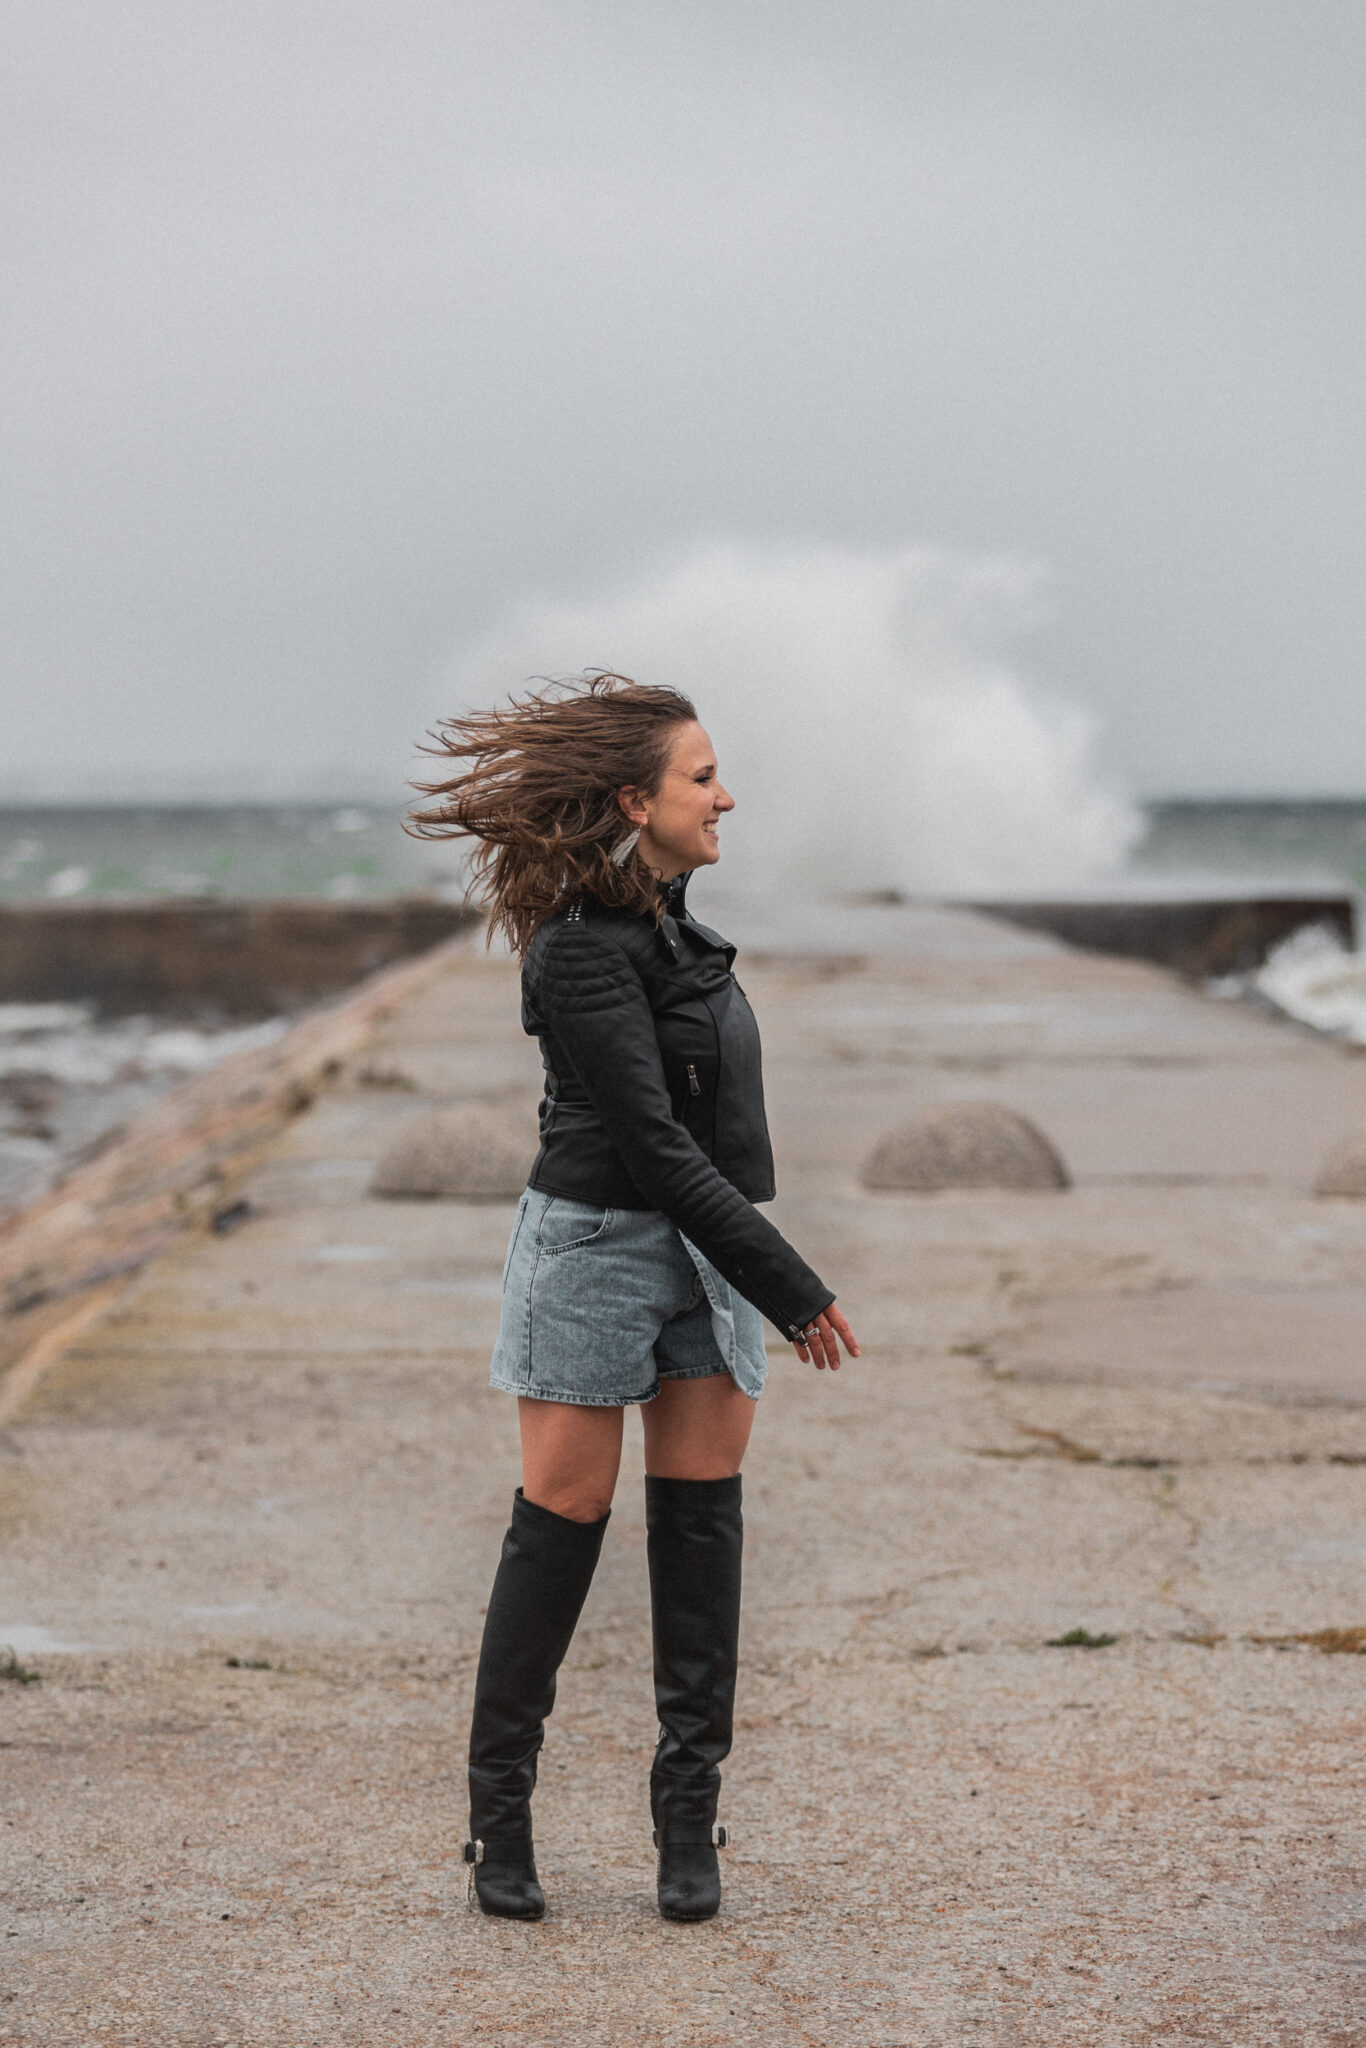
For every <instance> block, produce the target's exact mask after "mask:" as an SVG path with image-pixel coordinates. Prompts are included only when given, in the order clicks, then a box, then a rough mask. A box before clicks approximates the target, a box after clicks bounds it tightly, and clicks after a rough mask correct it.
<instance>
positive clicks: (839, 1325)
mask: <svg viewBox="0 0 1366 2048" xmlns="http://www.w3.org/2000/svg"><path fill="white" fill-rule="evenodd" d="M826 1315H827V1316H828V1318H829V1320H830V1324H831V1326H832V1328H833V1329H834V1330H835V1331H836V1332H837V1333H838V1335H839V1337H840V1339H841V1340H842V1342H843V1344H844V1348H845V1350H846V1351H847V1352H848V1353H849V1356H850V1357H851V1358H859V1357H861V1356H862V1354H861V1352H860V1351H859V1346H858V1338H857V1337H856V1336H855V1335H854V1333H853V1331H852V1330H851V1329H850V1327H849V1318H848V1317H847V1316H846V1315H843V1314H841V1312H840V1310H839V1309H837V1308H836V1307H835V1305H834V1303H833V1302H832V1303H831V1304H830V1307H829V1308H828V1309H827V1310H826Z"/></svg>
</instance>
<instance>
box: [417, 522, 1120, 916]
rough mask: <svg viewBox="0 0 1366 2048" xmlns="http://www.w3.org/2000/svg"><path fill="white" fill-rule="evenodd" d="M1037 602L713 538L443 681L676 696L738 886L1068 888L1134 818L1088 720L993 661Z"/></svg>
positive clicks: (519, 628) (983, 564) (1112, 848)
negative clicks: (705, 734) (718, 779)
mask: <svg viewBox="0 0 1366 2048" xmlns="http://www.w3.org/2000/svg"><path fill="white" fill-rule="evenodd" d="M1040 586H1041V577H1040V574H1039V572H1038V571H1037V570H1036V569H1035V568H1032V567H1031V566H1029V565H1027V564H1022V563H1020V562H1017V561H1013V560H1010V559H999V560H978V559H973V558H968V557H963V556H958V555H952V554H948V553H945V552H943V551H939V550H933V549H925V548H899V549H895V550H888V551H883V552H858V551H854V550H849V549H837V548H829V547H819V548H818V547H806V548H784V549H777V548H767V549H765V548H758V547H746V546H739V545H721V544H712V545H708V546H705V547H700V548H697V549H695V550H694V551H692V552H691V553H689V554H687V555H686V556H684V557H683V558H682V559H680V560H678V561H676V562H674V563H673V564H672V565H670V566H665V567H662V568H660V569H658V570H657V571H655V572H654V573H652V574H650V575H647V576H645V577H643V578H642V579H641V580H640V581H638V582H637V583H635V584H632V585H631V586H629V587H627V588H625V589H620V590H618V591H616V592H614V593H608V594H605V595H603V596H600V597H597V598H591V599H587V600H583V601H579V602H555V601H551V600H539V601H532V602H529V603H526V604H523V605H522V606H520V607H518V608H517V609H516V610H514V611H513V612H512V613H510V614H509V615H508V616H507V617H506V618H505V619H504V620H502V621H501V622H500V623H499V624H498V625H497V626H496V627H495V628H494V629H493V630H492V631H491V632H489V633H487V634H485V635H484V636H482V637H481V638H480V639H479V640H478V641H477V642H475V643H474V644H473V645H471V646H469V647H467V648H466V649H464V650H463V652H462V653H461V654H460V655H459V656H458V658H457V659H456V661H455V663H454V665H453V669H452V672H451V680H452V681H453V683H454V685H455V690H456V694H457V696H458V699H459V702H460V703H461V705H462V706H472V705H476V704H487V703H489V702H490V700H491V699H494V698H496V697H500V696H502V695H504V694H505V693H507V692H508V691H509V690H512V691H514V692H515V691H516V690H517V689H518V688H520V687H521V685H522V684H523V682H524V679H525V678H527V677H529V676H531V675H533V674H546V675H562V674H566V673H574V672H577V671H579V670H581V669H584V668H606V669H617V670H620V671H622V672H624V673H625V674H627V675H634V676H636V677H637V678H639V679H640V680H642V681H649V682H655V683H667V684H671V685H673V686H674V687H676V688H678V689H682V690H686V691H687V692H688V694H689V695H690V696H692V697H693V698H694V699H695V700H696V702H697V704H698V708H699V711H700V713H701V716H702V719H703V721H704V723H705V724H706V725H707V727H708V729H709V731H710V732H711V734H712V737H713V739H714V740H715V742H716V745H717V750H718V758H719V760H720V764H721V772H722V777H723V779H724V780H725V782H726V783H727V785H728V786H729V788H730V790H731V793H732V794H733V795H734V796H735V797H736V799H737V808H736V811H735V813H734V815H733V817H731V818H728V819H727V820H726V822H725V824H724V825H723V827H722V830H723V833H724V835H725V844H726V854H727V857H726V863H725V864H726V867H727V868H728V869H732V871H733V870H736V869H738V870H740V871H741V873H742V875H743V881H744V884H745V886H746V888H747V889H748V888H751V887H752V888H755V889H757V890H762V891H769V890H774V889H793V890H796V891H799V892H800V893H802V894H804V895H817V896H828V895H830V894H840V893H849V892H853V891H875V890H888V889H894V890H897V891H900V892H903V893H905V894H908V895H936V894H938V895H951V896H952V895H958V896H962V895H972V894H975V893H982V892H993V893H1001V892H1016V893H1018V892H1023V891H1026V890H1050V889H1060V888H1067V887H1069V886H1071V885H1074V884H1077V883H1080V882H1084V881H1088V880H1094V879H1095V878H1096V877H1097V876H1100V875H1103V874H1105V873H1108V872H1112V871H1114V870H1115V869H1117V868H1118V867H1119V866H1120V865H1121V863H1122V862H1123V860H1124V858H1125V856H1126V855H1127V854H1128V853H1129V852H1130V850H1131V849H1132V847H1133V846H1134V845H1135V844H1136V842H1137V840H1138V839H1139V837H1140V836H1141V834H1142V830H1143V824H1142V819H1141V816H1140V813H1139V812H1138V810H1137V809H1136V808H1135V806H1134V805H1133V804H1132V803H1131V802H1129V801H1128V799H1127V798H1126V797H1125V796H1124V795H1123V794H1122V792H1120V791H1119V790H1118V789H1116V788H1115V787H1113V786H1112V785H1111V784H1110V783H1109V782H1108V781H1107V779H1106V778H1105V777H1104V776H1103V775H1102V774H1101V773H1100V771H1099V769H1098V768H1097V765H1096V762H1095V759H1094V751H1093V749H1094V739H1095V727H1094V722H1093V721H1092V719H1091V718H1090V717H1089V716H1088V715H1087V714H1085V713H1084V712H1082V711H1081V710H1079V709H1078V708H1077V707H1076V706H1074V705H1071V704H1068V703H1064V702H1062V701H1059V700H1058V699H1056V698H1054V697H1051V696H1050V695H1048V694H1047V693H1045V692H1043V691H1040V690H1039V689H1037V688H1036V687H1035V686H1034V685H1033V684H1032V683H1028V682H1026V681H1025V680H1024V679H1023V678H1022V677H1021V675H1020V674H1018V673H1017V672H1016V670H1014V669H1013V668H1012V667H1010V666H1009V665H1008V664H1007V662H1006V661H1005V659H1004V658H1003V656H1002V655H1001V654H1000V652H999V651H998V650H999V649H1000V648H1001V647H1003V646H1006V645H1008V644H1009V643H1010V642H1011V641H1012V640H1014V639H1016V638H1018V637H1019V636H1020V634H1021V633H1022V632H1024V631H1027V630H1028V629H1029V628H1030V627H1031V626H1032V625H1034V624H1036V623H1037V622H1038V620H1039V617H1040V615H1041V606H1040V595H1039V593H1040ZM739 878H740V877H739V875H737V880H738V879H739Z"/></svg>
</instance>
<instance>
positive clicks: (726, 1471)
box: [641, 1372, 754, 1479]
mask: <svg viewBox="0 0 1366 2048" xmlns="http://www.w3.org/2000/svg"><path fill="white" fill-rule="evenodd" d="M641 1420H642V1422H643V1423H644V1426H645V1470H646V1471H647V1472H648V1473H650V1474H651V1475H652V1477H654V1478H656V1479H733V1478H734V1477H735V1475H736V1473H737V1472H738V1471H739V1470H740V1466H741V1463H742V1462H743V1459H744V1455H745V1447H746V1445H747V1444H748V1443H749V1433H750V1431H751V1429H752V1428H753V1427H754V1403H753V1401H751V1400H750V1398H749V1395H748V1394H742V1393H741V1391H740V1389H739V1388H738V1387H737V1386H736V1384H735V1382H734V1380H733V1379H732V1378H731V1376H730V1374H729V1373H728V1372H718V1373H713V1374H712V1375H711V1376H710V1377H709V1378H707V1379H702V1380H665V1381H663V1383H662V1384H661V1386H660V1389H659V1393H658V1395H657V1397H656V1398H655V1399H654V1400H653V1401H651V1402H650V1403H649V1404H648V1406H646V1407H645V1408H642V1410H641Z"/></svg>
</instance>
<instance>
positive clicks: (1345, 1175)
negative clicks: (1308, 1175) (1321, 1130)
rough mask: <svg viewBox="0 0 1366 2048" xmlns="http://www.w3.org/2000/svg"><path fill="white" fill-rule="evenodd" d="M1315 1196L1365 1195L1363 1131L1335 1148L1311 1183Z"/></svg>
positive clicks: (1365, 1147)
mask: <svg viewBox="0 0 1366 2048" xmlns="http://www.w3.org/2000/svg"><path fill="white" fill-rule="evenodd" d="M1314 1193H1315V1194H1316V1195H1358V1196H1360V1195H1366V1130H1361V1131H1353V1132H1352V1134H1351V1136H1350V1137H1348V1138H1343V1139H1342V1140H1341V1141H1340V1142H1339V1143H1338V1144H1336V1145H1334V1147H1333V1149H1332V1151H1331V1152H1330V1153H1329V1154H1328V1157H1327V1158H1326V1159H1325V1160H1324V1162H1323V1165H1322V1166H1321V1167H1320V1168H1319V1177H1318V1179H1317V1180H1316V1181H1315V1182H1314Z"/></svg>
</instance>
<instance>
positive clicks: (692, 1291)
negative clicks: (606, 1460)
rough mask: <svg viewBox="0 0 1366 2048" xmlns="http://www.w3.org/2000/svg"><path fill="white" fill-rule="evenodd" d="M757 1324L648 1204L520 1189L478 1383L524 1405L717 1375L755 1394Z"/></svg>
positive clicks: (598, 1399)
mask: <svg viewBox="0 0 1366 2048" xmlns="http://www.w3.org/2000/svg"><path fill="white" fill-rule="evenodd" d="M767 1370H768V1365H767V1360H766V1359H765V1357H764V1319H763V1317H762V1316H761V1315H760V1313H759V1311H758V1309H757V1308H755V1307H754V1305H753V1303H752V1302H748V1301H746V1300H745V1298H744V1296H743V1295H741V1294H737V1293H736V1292H735V1290H734V1288H733V1287H732V1286H731V1285H730V1283H729V1281H726V1280H723V1279H722V1277H721V1275H720V1274H719V1273H718V1272H717V1270H716V1268H715V1266H713V1265H712V1264H711V1262H710V1260H709V1259H705V1258H703V1256H702V1254H701V1252H700V1251H698V1249H697V1247H696V1245H692V1244H689V1243H688V1240H687V1238H686V1237H684V1235H683V1233H682V1232H681V1231H680V1230H677V1229H676V1228H675V1227H674V1225H673V1224H672V1223H670V1221H669V1219H668V1217H667V1216H662V1215H661V1214H660V1213H659V1211H658V1210H657V1209H603V1208H599V1207H597V1206H596V1205H595V1204H592V1203H588V1202H571V1201H569V1200H568V1199H567V1198H566V1197H565V1196H563V1195H545V1194H542V1193H540V1191H539V1190H538V1189H536V1188H528V1189H527V1191H526V1193H525V1194H524V1195H523V1196H522V1199H521V1201H520V1202H519V1203H518V1205H517V1219H516V1221H515V1222H514V1224H513V1226H512V1237H511V1240H510V1241H509V1244H508V1255H507V1261H506V1263H505V1265H504V1267H503V1312H502V1317H501V1320H500V1322H499V1326H498V1342H497V1344H496V1345H495V1347H494V1352H493V1366H492V1369H491V1371H490V1374H489V1383H490V1385H492V1386H495V1387H501V1388H502V1389H503V1391H504V1392H505V1393H509V1394H525V1395H529V1396H530V1397H531V1399H532V1400H536V1401H570V1402H574V1403H577V1404H578V1405H580V1406H582V1407H587V1408H624V1407H626V1406H628V1405H629V1404H630V1403H631V1402H633V1401H653V1399H654V1397H655V1395H656V1394H657V1393H658V1392H659V1384H660V1381H661V1380H694V1379H707V1378H710V1377H712V1376H713V1375H715V1374H717V1373H723V1372H728V1373H729V1374H730V1376H731V1378H732V1379H733V1380H734V1381H735V1384H736V1386H737V1387H739V1389H740V1391H741V1392H742V1393H745V1394H748V1395H749V1397H750V1399H751V1400H752V1401H757V1400H758V1398H759V1396H760V1394H761V1393H762V1392H763V1389H764V1379H765V1375H766V1373H767Z"/></svg>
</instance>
